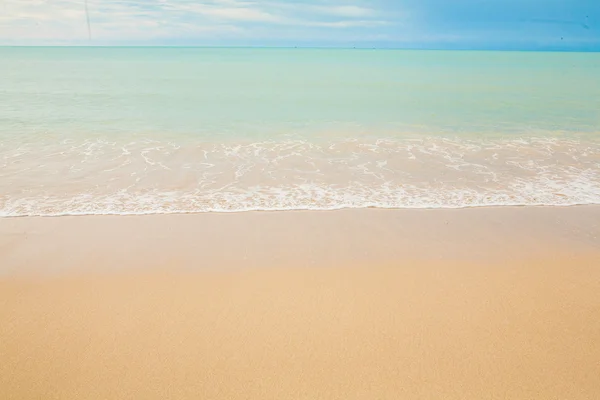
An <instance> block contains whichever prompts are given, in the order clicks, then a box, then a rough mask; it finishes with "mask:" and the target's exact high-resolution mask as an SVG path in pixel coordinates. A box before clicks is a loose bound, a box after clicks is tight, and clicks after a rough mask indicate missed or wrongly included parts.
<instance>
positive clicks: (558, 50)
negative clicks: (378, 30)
mask: <svg viewBox="0 0 600 400" xmlns="http://www.w3.org/2000/svg"><path fill="white" fill-rule="evenodd" d="M0 48H89V49H94V48H96V49H101V48H140V49H141V48H149V49H150V48H157V49H158V48H161V49H257V50H258V49H265V50H269V49H273V50H277V49H280V50H286V49H288V50H295V49H296V50H388V51H456V52H460V51H464V52H468V51H477V52H507V53H510V52H514V53H600V49H592V50H585V49H584V50H580V49H572V48H568V49H565V48H543V49H528V48H467V47H465V48H460V47H457V48H435V47H430V48H429V47H422V48H418V47H368V46H352V47H351V46H325V45H324V46H284V45H282V46H261V45H247V46H239V45H152V44H146V45H139V44H131V45H129V44H112V45H80V44H54V45H27V44H25V45H23V44H21V45H0Z"/></svg>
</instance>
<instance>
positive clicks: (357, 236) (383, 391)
mask: <svg viewBox="0 0 600 400" xmlns="http://www.w3.org/2000/svg"><path fill="white" fill-rule="evenodd" d="M599 376H600V207H573V208H499V209H465V210H344V211H335V212H282V213H242V214H200V215H172V216H142V217H60V218H14V219H0V399H48V398H58V399H82V398H84V399H165V398H169V399H199V398H200V399H281V398H291V399H316V398H320V399H338V398H340V399H342V398H343V399H404V398H406V399H415V398H419V399H544V400H546V399H597V398H600V379H599V378H598V377H599Z"/></svg>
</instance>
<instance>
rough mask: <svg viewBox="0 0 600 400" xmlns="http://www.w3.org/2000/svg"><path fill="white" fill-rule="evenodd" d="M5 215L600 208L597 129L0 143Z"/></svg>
mask: <svg viewBox="0 0 600 400" xmlns="http://www.w3.org/2000/svg"><path fill="white" fill-rule="evenodd" d="M0 160H1V161H0V162H2V163H3V164H2V165H1V167H2V168H0V190H1V191H0V193H1V194H0V216H2V217H17V216H60V215H97V214H100V215H139V214H165V213H199V212H242V211H280V210H333V209H342V208H367V207H377V208H465V207H484V206H543V205H546V206H572V205H583V204H600V141H598V140H597V139H595V138H594V137H588V138H583V139H582V138H568V137H534V138H495V139H473V138H445V137H434V136H431V137H410V138H402V139H398V138H391V139H390V138H385V139H369V138H364V139H357V138H354V139H336V140H330V141H325V140H320V141H319V140H313V141H307V140H279V141H262V142H247V143H244V142H228V143H207V142H195V141H193V140H183V139H182V140H179V141H173V140H171V141H161V140H137V141H134V142H126V141H121V142H120V141H109V140H105V139H96V140H83V139H82V140H75V139H72V138H71V139H68V140H63V141H59V142H56V143H44V142H43V141H41V142H40V141H36V142H31V143H19V145H11V144H10V143H6V142H5V143H2V145H1V146H0Z"/></svg>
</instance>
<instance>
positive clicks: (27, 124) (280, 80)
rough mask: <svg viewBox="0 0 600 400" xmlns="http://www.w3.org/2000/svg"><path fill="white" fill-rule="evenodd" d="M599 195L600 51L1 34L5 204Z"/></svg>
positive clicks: (569, 199) (219, 206) (0, 161)
mask: <svg viewBox="0 0 600 400" xmlns="http://www.w3.org/2000/svg"><path fill="white" fill-rule="evenodd" d="M578 204H600V53H546V52H486V51H408V50H382V49H296V48H182V47H170V48H169V47H163V48H158V47H157V48H153V47H137V48H136V47H129V48H128V47H1V48H0V216H1V217H17V216H59V215H85V214H101V215H102V214H125V215H127V214H155V213H201V212H238V211H255V210H332V209H341V208H365V207H378V208H462V207H483V206H530V205H545V206H571V205H578Z"/></svg>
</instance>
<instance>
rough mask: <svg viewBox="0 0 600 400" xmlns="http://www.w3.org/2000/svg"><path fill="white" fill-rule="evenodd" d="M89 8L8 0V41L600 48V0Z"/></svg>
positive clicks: (221, 0) (182, 1)
mask: <svg viewBox="0 0 600 400" xmlns="http://www.w3.org/2000/svg"><path fill="white" fill-rule="evenodd" d="M87 10H88V12H87V13H86V0H0V45H159V46H165V45H174V46H285V47H289V46H299V47H377V48H422V49H493V50H497V49H504V50H567V51H568V50H572V51H600V0H370V1H367V0H287V1H284V0H280V1H276V0H87ZM87 16H89V22H90V23H89V30H88V24H87Z"/></svg>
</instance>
